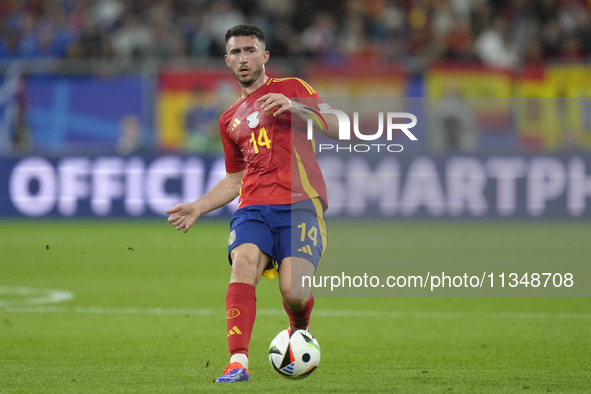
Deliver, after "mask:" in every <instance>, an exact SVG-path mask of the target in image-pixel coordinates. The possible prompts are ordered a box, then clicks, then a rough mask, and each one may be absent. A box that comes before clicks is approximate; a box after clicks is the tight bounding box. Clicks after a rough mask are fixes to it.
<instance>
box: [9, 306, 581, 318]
mask: <svg viewBox="0 0 591 394" xmlns="http://www.w3.org/2000/svg"><path fill="white" fill-rule="evenodd" d="M1 312H5V313H64V314H90V315H189V316H191V315H192V316H216V315H217V316H224V314H225V311H224V310H221V309H219V310H218V309H207V308H205V309H191V308H133V307H129V308H128V307H99V306H71V307H68V306H6V307H2V306H0V313H1ZM257 314H258V315H262V316H283V315H285V311H284V310H283V309H258V310H257ZM313 314H314V316H315V317H389V318H419V319H439V318H444V319H465V318H470V319H473V318H490V319H548V320H552V319H562V320H591V313H541V312H491V313H483V312H475V313H470V312H436V311H364V310H315V311H314V313H313Z"/></svg>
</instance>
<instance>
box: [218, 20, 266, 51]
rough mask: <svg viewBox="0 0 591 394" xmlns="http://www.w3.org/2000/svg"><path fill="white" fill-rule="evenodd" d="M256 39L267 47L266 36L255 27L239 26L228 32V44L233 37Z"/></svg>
mask: <svg viewBox="0 0 591 394" xmlns="http://www.w3.org/2000/svg"><path fill="white" fill-rule="evenodd" d="M248 36H250V37H256V38H257V39H258V40H259V42H260V43H261V44H263V48H264V47H265V34H264V33H263V31H262V30H261V29H259V28H258V27H256V26H255V25H249V24H245V25H238V26H234V27H233V28H231V29H230V30H228V31H227V32H226V44H227V43H228V40H229V39H230V38H232V37H248Z"/></svg>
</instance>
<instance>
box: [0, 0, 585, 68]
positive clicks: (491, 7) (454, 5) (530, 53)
mask: <svg viewBox="0 0 591 394" xmlns="http://www.w3.org/2000/svg"><path fill="white" fill-rule="evenodd" d="M0 15H1V18H0V36H1V40H0V59H1V60H5V61H6V60H12V59H39V58H70V59H94V58H103V59H109V58H113V59H117V58H119V59H121V58H122V59H131V60H140V59H164V60H167V59H171V58H174V59H182V58H187V59H201V58H208V57H211V56H218V55H221V54H223V53H224V34H225V32H226V30H227V29H228V28H230V27H232V26H234V25H237V24H240V23H245V22H249V23H254V24H256V25H258V26H260V27H262V28H263V30H264V31H265V32H266V33H267V36H268V42H267V47H268V49H269V50H271V51H272V54H273V55H274V56H280V57H292V56H297V57H308V58H313V59H317V60H322V61H326V62H340V61H345V60H358V59H363V60H382V61H416V60H418V61H427V62H433V61H440V60H443V61H445V60H456V61H471V62H482V63H484V64H487V65H491V66H497V67H509V68H511V67H518V66H520V65H527V64H536V63H540V64H543V63H547V62H549V61H560V62H565V61H568V62H570V61H584V60H585V59H587V58H588V57H589V56H591V0H365V1H364V0H330V1H328V0H319V1H313V0H281V1H277V0H232V1H230V0H215V1H212V0H158V1H150V0H0Z"/></svg>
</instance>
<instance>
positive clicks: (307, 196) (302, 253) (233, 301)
mask: <svg viewBox="0 0 591 394" xmlns="http://www.w3.org/2000/svg"><path fill="white" fill-rule="evenodd" d="M225 60H226V64H227V65H228V67H230V69H231V70H232V73H233V74H234V77H235V78H236V81H238V84H239V85H240V88H241V92H242V97H241V98H240V99H239V100H238V101H236V103H234V104H233V105H232V106H231V107H230V108H229V109H228V110H227V111H226V112H224V114H223V115H222V116H221V117H220V132H221V135H222V141H223V145H224V155H225V162H226V176H225V178H224V179H222V180H221V181H220V182H219V183H218V184H217V185H216V186H214V187H213V188H212V189H211V190H210V191H209V192H208V193H207V194H206V195H205V196H203V197H201V198H199V199H198V200H196V201H195V202H193V203H181V204H178V205H177V206H176V207H174V208H172V209H170V210H168V211H166V212H167V213H168V214H170V216H169V218H168V222H169V223H172V225H173V226H175V227H176V229H177V230H183V231H184V232H185V233H186V232H187V231H188V230H189V228H190V227H191V226H192V225H193V224H194V223H195V222H196V221H197V219H198V218H199V217H200V216H201V215H202V214H204V213H207V212H210V211H212V210H214V209H217V208H219V207H222V206H224V205H226V204H228V203H229V202H231V201H232V200H234V199H235V198H236V197H238V196H240V200H239V204H238V208H239V209H238V210H237V211H236V212H235V214H234V215H233V217H232V220H231V223H230V238H229V241H228V244H229V245H228V254H229V260H230V264H231V265H232V273H231V276H230V285H229V286H228V292H227V295H226V317H227V329H228V332H227V334H228V345H229V350H230V354H231V357H230V363H229V364H228V366H227V367H226V369H225V371H224V373H223V375H221V376H220V377H218V378H217V379H216V382H239V381H248V380H249V379H250V377H249V372H248V346H249V343H250V337H251V333H252V328H253V324H254V319H255V315H256V296H255V287H256V285H257V284H258V283H259V280H260V278H261V276H266V277H269V278H271V279H273V278H274V277H275V276H276V273H277V274H278V276H279V290H280V292H281V296H282V299H283V306H284V309H285V311H286V313H287V315H288V317H289V322H290V327H291V328H292V329H307V327H308V323H309V319H310V315H311V313H312V308H313V307H314V298H313V296H312V294H311V293H310V289H309V288H303V287H302V285H299V286H298V284H301V283H302V281H301V279H300V280H298V278H301V276H302V275H306V276H310V277H311V276H312V275H314V272H315V270H316V267H317V266H318V262H319V260H320V257H321V255H322V253H323V251H324V248H325V247H326V226H325V223H324V220H323V214H324V211H325V210H326V208H327V206H328V202H327V197H326V186H325V184H324V180H323V178H322V175H321V172H320V168H319V166H318V163H317V162H316V159H315V157H314V141H310V140H308V138H307V133H306V132H305V131H304V130H305V129H306V125H307V122H308V119H312V117H311V116H312V114H313V113H314V111H320V110H321V109H323V108H328V106H327V104H325V103H323V102H322V99H320V97H319V95H318V93H316V91H315V90H314V89H313V88H312V87H311V86H310V85H308V84H307V83H306V82H304V81H302V80H301V79H298V78H282V79H277V78H269V77H268V76H267V75H266V73H265V63H267V61H268V60H269V52H268V51H266V50H265V37H264V34H263V32H262V31H261V30H260V29H259V28H257V27H255V26H252V25H239V26H236V27H233V28H232V29H230V30H228V32H227V33H226V55H225ZM292 97H301V98H302V99H301V100H300V102H296V101H292V100H291V98H292ZM314 106H316V108H313V107H314ZM311 108H313V109H314V111H312V110H311ZM328 115H329V116H326V117H324V119H325V121H326V123H325V126H327V127H326V128H323V130H322V131H323V133H325V134H326V135H328V136H329V137H331V138H336V134H337V133H338V121H337V118H336V116H334V115H332V114H328ZM316 119H318V118H317V117H316ZM292 122H293V124H294V125H295V126H297V128H298V129H300V130H301V131H300V132H295V133H294V134H293V135H292ZM292 283H293V285H292Z"/></svg>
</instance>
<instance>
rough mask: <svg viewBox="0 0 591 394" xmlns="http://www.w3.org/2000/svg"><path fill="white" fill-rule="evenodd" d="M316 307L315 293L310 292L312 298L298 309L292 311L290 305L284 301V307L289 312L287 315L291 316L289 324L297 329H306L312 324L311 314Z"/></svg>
mask: <svg viewBox="0 0 591 394" xmlns="http://www.w3.org/2000/svg"><path fill="white" fill-rule="evenodd" d="M313 308H314V295H313V294H312V292H310V298H309V299H308V302H307V303H306V304H305V305H304V306H303V307H302V308H301V309H298V310H296V311H292V310H291V309H289V307H288V306H287V305H286V304H285V302H284V303H283V309H285V312H287V316H289V326H290V327H291V328H297V329H302V330H304V329H306V328H308V325H309V324H310V316H311V315H312V309H313Z"/></svg>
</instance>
